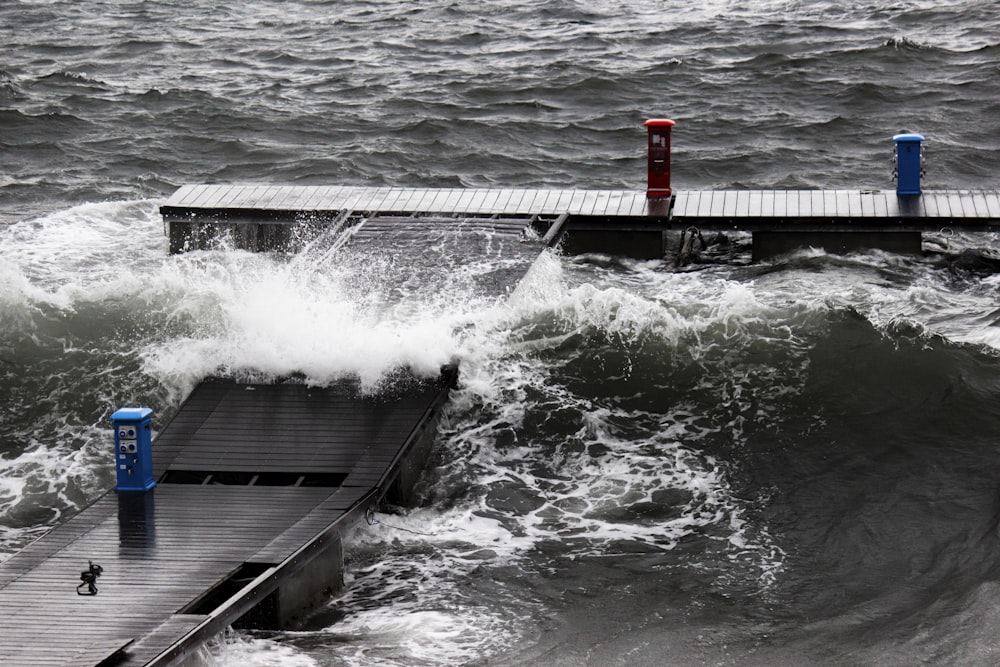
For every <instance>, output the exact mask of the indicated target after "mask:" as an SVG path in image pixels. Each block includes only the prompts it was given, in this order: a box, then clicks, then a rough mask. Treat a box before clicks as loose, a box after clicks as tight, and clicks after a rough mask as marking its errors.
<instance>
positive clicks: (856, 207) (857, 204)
mask: <svg viewBox="0 0 1000 667" xmlns="http://www.w3.org/2000/svg"><path fill="white" fill-rule="evenodd" d="M847 210H848V213H847V214H848V216H849V217H850V218H852V219H857V218H860V217H861V213H862V208H861V193H860V192H859V191H857V190H849V191H848V192H847Z"/></svg>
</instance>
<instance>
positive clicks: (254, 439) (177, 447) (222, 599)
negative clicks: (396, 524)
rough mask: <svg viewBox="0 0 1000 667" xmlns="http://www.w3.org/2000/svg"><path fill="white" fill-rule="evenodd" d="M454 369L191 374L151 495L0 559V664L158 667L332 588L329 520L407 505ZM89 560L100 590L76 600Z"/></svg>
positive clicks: (288, 612) (336, 538)
mask: <svg viewBox="0 0 1000 667" xmlns="http://www.w3.org/2000/svg"><path fill="white" fill-rule="evenodd" d="M454 379H455V375H454V372H453V371H448V372H446V373H445V374H444V375H443V376H442V378H441V379H440V380H439V381H417V380H415V379H414V380H411V381H409V382H407V383H406V384H405V386H403V387H401V388H400V389H399V390H398V391H396V392H391V393H389V394H388V395H386V394H381V395H379V396H378V397H365V396H361V395H358V394H357V392H356V390H355V388H354V387H353V386H352V385H351V384H350V383H344V384H342V385H340V386H337V387H333V388H328V389H320V388H309V387H306V386H304V385H301V384H273V385H246V384H237V383H234V382H226V381H208V382H205V383H202V384H201V385H199V386H198V387H197V388H196V389H195V391H194V392H193V393H192V394H191V396H190V397H189V398H188V399H187V401H186V402H185V403H184V405H183V406H182V407H181V409H180V410H179V411H178V413H177V414H176V415H175V416H174V418H173V419H172V420H171V421H170V423H169V424H168V425H167V426H166V427H165V428H164V429H163V431H162V432H161V433H160V434H159V436H158V437H157V438H156V440H155V447H154V456H155V471H156V476H157V479H159V483H158V484H157V485H156V487H155V488H154V489H153V490H151V491H149V492H147V493H136V492H132V493H115V492H108V493H107V494H105V495H104V496H102V497H101V498H99V499H98V500H97V501H96V502H95V503H94V504H93V505H91V506H90V507H88V508H86V509H85V510H83V511H82V512H80V513H79V514H78V515H76V516H75V517H73V518H72V519H70V520H69V521H67V522H65V523H63V524H61V525H59V526H57V527H55V528H54V529H53V530H52V531H50V532H49V533H48V534H47V535H45V536H44V537H42V538H40V539H39V540H37V541H36V542H34V543H33V544H31V545H29V546H28V547H27V548H25V549H24V550H23V551H21V552H20V553H18V554H15V555H14V556H13V557H11V558H10V559H9V560H7V561H5V562H3V563H0V664H2V665H18V666H29V665H51V666H53V667H55V666H65V665H73V666H77V665H79V666H87V667H94V666H98V665H112V664H113V665H166V664H172V663H174V662H176V661H178V660H181V659H183V658H184V657H185V656H186V655H188V654H189V653H190V652H192V651H194V650H196V649H197V648H198V647H199V646H200V645H201V644H203V643H204V642H205V641H206V640H207V639H210V638H211V637H213V636H215V635H216V634H217V633H219V632H220V631H222V630H224V629H225V628H226V627H227V626H228V625H231V624H233V623H235V622H237V620H238V619H240V618H246V617H247V616H246V615H247V614H248V613H249V614H251V615H252V620H253V623H254V624H255V625H257V626H262V625H263V626H265V627H266V626H287V624H289V623H291V622H293V621H294V620H295V619H296V618H297V615H298V614H301V613H303V612H304V611H308V609H309V608H310V607H311V606H312V605H313V604H315V603H317V602H319V601H322V600H324V599H326V598H327V597H328V596H329V595H330V593H331V591H332V589H335V588H336V587H337V586H338V585H339V583H340V581H341V575H342V572H341V567H342V559H341V550H340V533H341V531H342V530H343V529H344V528H345V527H347V526H349V525H351V524H352V523H353V522H354V521H356V520H357V519H358V518H360V517H362V516H364V514H365V512H366V510H368V509H369V508H372V507H374V506H375V505H376V504H377V503H379V502H381V501H382V499H383V498H384V497H386V496H388V497H389V498H390V499H395V500H397V501H405V494H406V492H407V489H408V488H412V483H413V481H414V480H415V478H416V475H417V474H418V472H419V470H420V468H421V467H422V464H423V460H424V458H425V457H426V455H427V451H428V449H429V447H430V441H431V438H432V436H433V433H434V428H435V424H436V420H437V417H438V415H439V412H440V409H441V407H442V405H443V404H444V403H445V401H446V400H447V397H448V392H449V389H450V387H451V386H452V385H453V382H454ZM110 447H111V445H109V448H110ZM91 561H92V562H93V563H96V564H98V565H100V567H101V568H103V571H102V572H101V574H100V576H99V577H97V578H96V581H95V584H96V586H97V589H98V593H97V595H93V596H88V595H78V590H77V587H78V586H80V585H81V573H82V572H83V571H86V570H87V569H88V564H89V562H91ZM84 592H87V589H86V588H84Z"/></svg>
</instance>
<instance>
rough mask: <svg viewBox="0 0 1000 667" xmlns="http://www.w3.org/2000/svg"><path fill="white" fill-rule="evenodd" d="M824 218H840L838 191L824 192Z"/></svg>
mask: <svg viewBox="0 0 1000 667" xmlns="http://www.w3.org/2000/svg"><path fill="white" fill-rule="evenodd" d="M823 217H824V218H827V219H833V218H836V217H838V215H837V191H836V190H823Z"/></svg>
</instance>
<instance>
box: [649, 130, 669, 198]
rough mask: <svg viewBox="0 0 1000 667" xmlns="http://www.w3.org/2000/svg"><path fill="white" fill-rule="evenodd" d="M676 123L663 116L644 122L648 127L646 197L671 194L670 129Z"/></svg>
mask: <svg viewBox="0 0 1000 667" xmlns="http://www.w3.org/2000/svg"><path fill="white" fill-rule="evenodd" d="M676 124H677V123H675V122H674V121H672V120H667V119H665V118H651V119H650V120H647V121H646V122H645V123H644V125H645V126H646V127H647V128H648V129H649V180H648V182H647V186H646V198H647V199H653V198H655V197H669V196H670V195H671V194H673V191H672V190H671V189H670V130H671V128H672V127H673V126H674V125H676Z"/></svg>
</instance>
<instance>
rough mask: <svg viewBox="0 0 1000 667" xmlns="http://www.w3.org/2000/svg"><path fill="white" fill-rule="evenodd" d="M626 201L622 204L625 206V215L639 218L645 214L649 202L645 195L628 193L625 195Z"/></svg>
mask: <svg viewBox="0 0 1000 667" xmlns="http://www.w3.org/2000/svg"><path fill="white" fill-rule="evenodd" d="M626 200H627V201H624V202H623V203H625V204H626V205H627V209H626V210H627V211H628V213H627V214H626V215H631V216H641V215H645V214H646V206H647V204H648V203H649V200H648V199H647V198H646V195H645V193H639V192H633V193H628V194H626Z"/></svg>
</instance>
